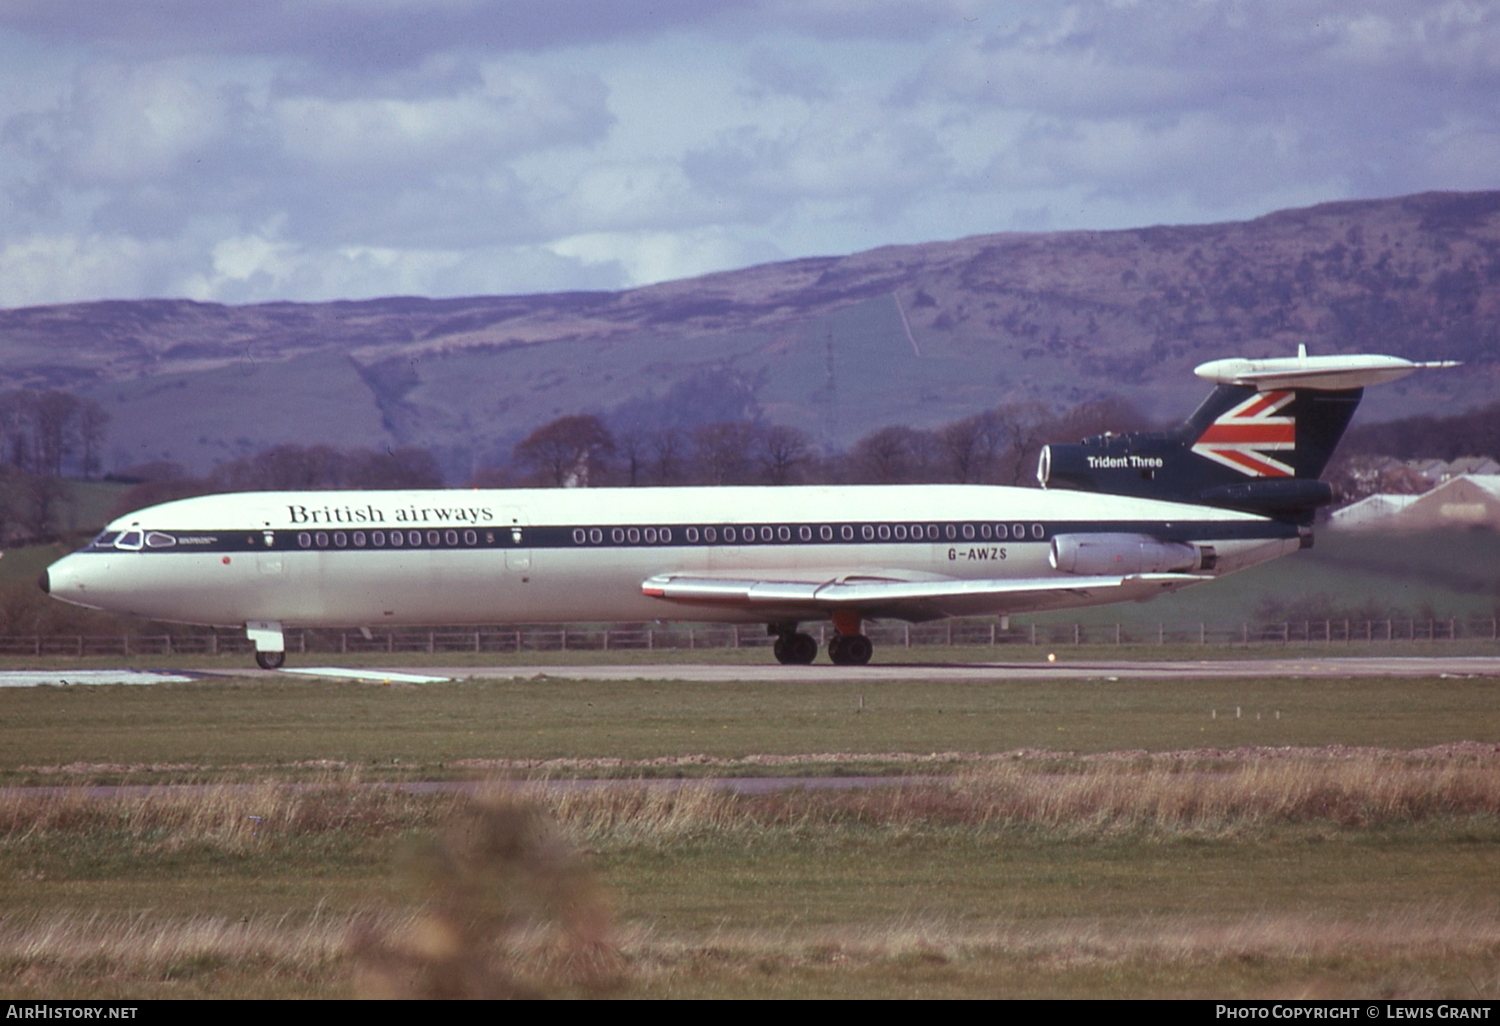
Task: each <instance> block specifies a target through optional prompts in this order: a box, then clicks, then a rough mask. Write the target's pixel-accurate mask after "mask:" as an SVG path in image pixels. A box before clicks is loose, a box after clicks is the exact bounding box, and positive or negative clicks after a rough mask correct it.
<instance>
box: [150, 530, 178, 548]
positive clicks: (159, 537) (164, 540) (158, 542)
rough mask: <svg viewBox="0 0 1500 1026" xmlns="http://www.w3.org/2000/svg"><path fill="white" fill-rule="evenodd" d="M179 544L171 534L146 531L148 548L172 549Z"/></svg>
mask: <svg viewBox="0 0 1500 1026" xmlns="http://www.w3.org/2000/svg"><path fill="white" fill-rule="evenodd" d="M176 544H177V539H176V538H174V537H172V536H171V535H170V534H162V533H161V532H160V531H147V532H146V548H148V549H170V548H171V547H172V546H173V545H176Z"/></svg>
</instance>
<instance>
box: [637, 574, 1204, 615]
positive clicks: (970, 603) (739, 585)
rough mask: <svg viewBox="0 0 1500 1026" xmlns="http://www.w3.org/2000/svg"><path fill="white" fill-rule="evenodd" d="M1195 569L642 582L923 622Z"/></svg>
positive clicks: (694, 597)
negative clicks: (1048, 574) (1034, 575)
mask: <svg viewBox="0 0 1500 1026" xmlns="http://www.w3.org/2000/svg"><path fill="white" fill-rule="evenodd" d="M1210 579H1211V578H1209V577H1206V576H1199V575H1197V574H1177V573H1164V574H1130V575H1128V576H1123V577H1042V578H1021V579H985V580H960V579H956V578H940V579H937V580H904V579H898V578H888V577H870V576H854V575H849V576H840V577H830V578H828V579H826V580H822V581H818V580H808V579H807V578H806V577H805V576H802V575H800V574H796V573H789V574H787V575H786V576H785V577H784V578H779V579H778V577H777V576H776V575H775V574H769V575H765V576H760V577H754V578H752V577H711V576H707V575H699V574H658V575H657V576H655V577H652V578H649V579H648V580H646V581H644V582H642V584H641V591H642V592H644V593H645V594H647V595H650V596H651V597H653V598H659V599H663V600H665V601H667V602H673V603H677V604H679V605H684V606H694V605H697V606H719V607H723V606H730V607H734V608H737V609H743V610H745V611H747V612H752V613H756V614H758V615H765V616H767V617H774V618H786V619H796V618H803V619H813V618H818V617H822V616H827V615H828V613H829V612H831V611H833V610H836V609H849V610H855V611H857V612H859V613H860V614H861V615H862V616H864V617H867V618H871V619H882V618H888V619H896V620H910V621H912V622H914V623H919V622H922V621H924V620H936V619H940V618H942V617H945V616H978V615H986V614H988V615H993V614H1001V613H1019V612H1031V611H1035V610H1041V609H1052V608H1055V607H1063V606H1078V605H1090V604H1093V603H1096V602H1097V603H1103V602H1121V601H1126V600H1130V599H1147V598H1151V597H1153V596H1156V595H1161V594H1164V593H1166V592H1169V591H1175V590H1176V589H1178V588H1182V587H1186V586H1187V585H1190V584H1197V583H1199V582H1200V581H1205V580H1210Z"/></svg>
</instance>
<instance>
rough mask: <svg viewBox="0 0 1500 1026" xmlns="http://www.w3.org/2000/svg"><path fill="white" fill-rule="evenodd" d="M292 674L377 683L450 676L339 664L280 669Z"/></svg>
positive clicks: (435, 680) (443, 680)
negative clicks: (345, 667) (360, 668)
mask: <svg viewBox="0 0 1500 1026" xmlns="http://www.w3.org/2000/svg"><path fill="white" fill-rule="evenodd" d="M281 672H282V673H289V674H292V675H293V676H299V675H303V674H306V675H310V676H313V677H337V678H339V679H340V680H365V681H374V682H376V683H379V684H446V683H447V682H448V681H450V680H452V679H453V678H452V677H432V676H428V675H427V674H423V673H397V672H396V671H395V670H346V669H344V668H342V667H339V666H298V667H295V668H290V669H286V668H284V669H282V671H281Z"/></svg>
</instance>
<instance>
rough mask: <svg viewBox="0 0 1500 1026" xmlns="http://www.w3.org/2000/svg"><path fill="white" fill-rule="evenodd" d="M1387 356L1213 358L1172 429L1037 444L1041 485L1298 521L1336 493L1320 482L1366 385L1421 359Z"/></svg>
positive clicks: (1407, 371)
mask: <svg viewBox="0 0 1500 1026" xmlns="http://www.w3.org/2000/svg"><path fill="white" fill-rule="evenodd" d="M1434 366H1436V367H1444V366H1456V365H1455V364H1453V363H1450V362H1444V363H1411V362H1409V361H1406V360H1401V359H1398V358H1397V357H1393V356H1313V357H1310V356H1308V355H1307V352H1306V350H1305V349H1303V350H1301V351H1300V352H1299V353H1298V355H1297V356H1296V357H1291V358H1285V359H1273V360H1216V361H1214V362H1212V363H1206V364H1203V365H1202V366H1201V367H1199V368H1197V370H1196V371H1195V373H1197V374H1198V376H1199V377H1203V378H1207V379H1209V380H1210V381H1214V382H1217V383H1218V387H1216V388H1215V389H1214V390H1213V392H1212V393H1210V394H1209V396H1208V398H1207V399H1205V400H1204V401H1203V404H1202V405H1201V406H1199V407H1198V409H1197V410H1196V411H1194V413H1193V415H1192V416H1190V417H1189V418H1188V419H1187V420H1186V421H1185V422H1183V424H1182V425H1181V426H1180V427H1178V428H1177V429H1176V430H1174V431H1169V432H1148V433H1140V434H1130V435H1096V436H1094V437H1092V438H1086V439H1084V440H1083V442H1082V443H1081V444H1078V445H1050V446H1047V447H1046V448H1045V449H1043V450H1042V458H1041V463H1040V465H1039V466H1038V468H1037V477H1038V478H1039V479H1040V481H1041V483H1042V487H1043V488H1075V489H1081V490H1084V491H1097V492H1108V493H1110V494H1114V495H1133V496H1138V497H1141V498H1153V499H1168V500H1172V501H1176V502H1191V503H1198V504H1202V505H1208V506H1223V507H1227V508H1231V509H1241V510H1246V511H1249V512H1254V513H1262V514H1265V515H1267V516H1275V517H1278V518H1285V519H1290V520H1295V521H1298V522H1306V521H1311V519H1312V516H1313V513H1314V511H1315V510H1316V509H1317V508H1318V507H1319V506H1322V505H1325V504H1327V503H1328V502H1330V501H1332V499H1333V490H1332V489H1331V488H1330V487H1329V486H1328V485H1327V484H1325V483H1323V482H1322V481H1319V480H1318V477H1319V475H1321V474H1322V473H1323V469H1324V468H1325V467H1327V466H1328V461H1329V460H1330V459H1331V458H1332V457H1333V451H1334V449H1335V448H1336V447H1337V446H1338V443H1339V439H1341V438H1342V437H1343V436H1344V431H1345V429H1346V428H1348V426H1349V422H1350V420H1352V419H1353V417H1354V411H1355V409H1357V408H1358V406H1359V401H1360V399H1361V397H1363V395H1364V386H1366V385H1371V384H1378V383H1380V382H1384V381H1394V380H1395V379H1397V378H1400V377H1404V376H1405V375H1407V374H1410V373H1411V372H1412V371H1414V370H1417V369H1419V368H1422V367H1434Z"/></svg>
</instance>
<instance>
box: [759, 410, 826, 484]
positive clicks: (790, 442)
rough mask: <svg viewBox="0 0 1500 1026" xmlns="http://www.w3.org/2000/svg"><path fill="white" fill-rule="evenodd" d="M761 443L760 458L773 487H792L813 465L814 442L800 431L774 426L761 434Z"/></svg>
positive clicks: (768, 480) (763, 470)
mask: <svg viewBox="0 0 1500 1026" xmlns="http://www.w3.org/2000/svg"><path fill="white" fill-rule="evenodd" d="M758 442H759V444H758V445H757V446H756V449H757V456H758V458H759V460H760V465H761V470H762V472H763V474H764V476H765V479H766V481H767V482H769V483H770V484H773V485H785V484H792V483H793V482H794V481H795V480H797V479H798V478H800V477H801V475H802V473H803V471H804V470H805V469H806V467H807V465H808V464H810V463H811V462H812V459H813V447H812V439H810V438H808V437H807V434H806V433H805V432H802V431H799V430H798V429H797V428H794V427H787V426H786V425H784V424H775V425H772V426H771V427H768V428H766V429H765V430H764V431H761V432H760V437H759V439H758Z"/></svg>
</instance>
